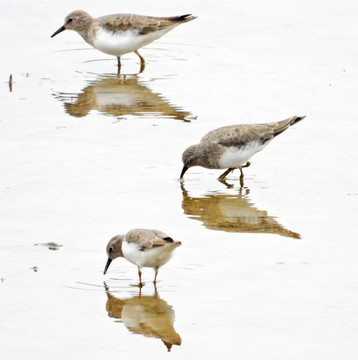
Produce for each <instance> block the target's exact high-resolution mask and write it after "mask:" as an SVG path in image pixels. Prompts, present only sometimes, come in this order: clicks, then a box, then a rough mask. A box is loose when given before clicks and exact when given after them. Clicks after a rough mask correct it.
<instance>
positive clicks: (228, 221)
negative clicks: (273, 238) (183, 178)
mask: <svg viewBox="0 0 358 360" xmlns="http://www.w3.org/2000/svg"><path fill="white" fill-rule="evenodd" d="M181 190H182V193H183V201H182V208H183V210H184V213H185V214H186V215H188V217H189V218H190V219H194V220H199V221H201V222H202V223H203V224H204V226H205V227H207V228H208V229H211V230H221V231H228V232H241V233H267V234H277V235H281V236H286V237H291V238H294V239H300V238H301V236H300V234H298V233H296V232H293V231H290V230H287V229H286V228H284V227H283V226H282V225H280V224H279V223H278V222H277V221H276V219H275V217H273V216H269V215H268V214H267V211H265V210H259V209H257V208H256V207H255V205H254V204H253V203H252V202H251V199H250V198H249V196H248V195H249V192H250V190H249V189H248V188H240V190H239V192H238V193H237V194H233V195H231V194H221V193H217V192H215V193H208V194H206V195H204V196H201V197H191V196H190V195H189V194H188V192H187V191H186V189H185V187H184V184H183V183H181Z"/></svg>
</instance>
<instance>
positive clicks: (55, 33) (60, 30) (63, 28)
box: [51, 26, 66, 38]
mask: <svg viewBox="0 0 358 360" xmlns="http://www.w3.org/2000/svg"><path fill="white" fill-rule="evenodd" d="M65 30H66V28H65V27H64V26H61V27H60V28H59V29H58V30H56V31H55V32H54V33H53V34H52V35H51V37H52V38H53V37H54V36H56V35H57V34H59V33H60V32H62V31H65Z"/></svg>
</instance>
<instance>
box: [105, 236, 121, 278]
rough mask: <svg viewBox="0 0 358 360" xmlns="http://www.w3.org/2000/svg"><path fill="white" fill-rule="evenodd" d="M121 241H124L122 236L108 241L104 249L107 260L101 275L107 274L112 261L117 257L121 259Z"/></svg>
mask: <svg viewBox="0 0 358 360" xmlns="http://www.w3.org/2000/svg"><path fill="white" fill-rule="evenodd" d="M123 239H124V235H116V236H114V237H113V238H112V239H111V240H109V242H108V244H107V247H106V251H107V256H108V260H107V264H106V266H105V268H104V272H103V274H105V273H106V272H107V270H108V268H109V265H110V264H111V262H112V260H114V259H116V258H117V257H123V252H122V243H123Z"/></svg>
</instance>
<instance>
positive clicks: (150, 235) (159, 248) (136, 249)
mask: <svg viewBox="0 0 358 360" xmlns="http://www.w3.org/2000/svg"><path fill="white" fill-rule="evenodd" d="M180 245H181V242H180V241H174V240H173V239H172V238H171V237H169V236H168V235H167V234H165V233H163V232H162V231H159V230H150V229H134V230H130V231H129V232H128V233H127V234H125V235H116V236H114V237H113V238H112V239H111V240H110V241H109V242H108V244H107V248H106V251H107V255H108V260H107V264H106V266H105V268H104V272H103V274H105V273H106V272H107V270H108V267H109V265H110V264H111V262H112V260H114V259H116V258H118V257H124V258H126V259H127V260H128V261H130V262H131V263H133V264H135V265H137V266H138V275H139V286H142V285H143V284H142V272H141V268H142V267H151V268H154V270H155V276H154V281H153V282H154V284H156V282H157V275H158V270H159V268H160V267H161V266H163V265H164V264H166V263H167V262H168V261H169V260H170V258H171V257H172V252H173V251H174V250H175V249H176V248H177V247H178V246H180Z"/></svg>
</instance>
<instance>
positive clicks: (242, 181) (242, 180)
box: [239, 161, 251, 187]
mask: <svg viewBox="0 0 358 360" xmlns="http://www.w3.org/2000/svg"><path fill="white" fill-rule="evenodd" d="M250 165H251V163H250V162H249V161H248V162H247V163H246V164H245V165H243V166H241V167H239V169H240V172H241V175H240V186H241V187H243V186H244V173H243V171H242V168H244V167H249V166H250Z"/></svg>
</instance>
